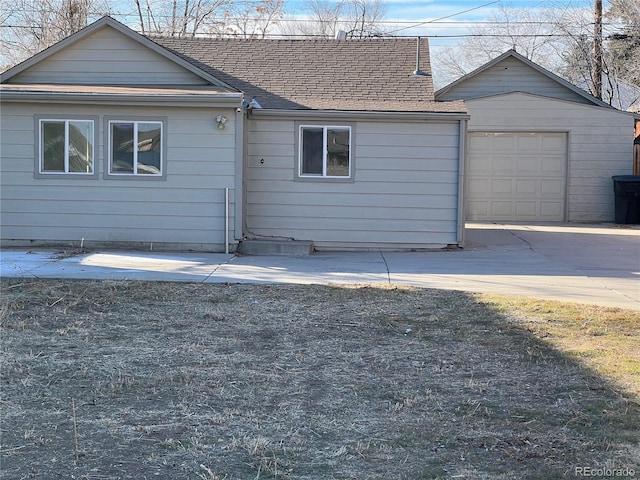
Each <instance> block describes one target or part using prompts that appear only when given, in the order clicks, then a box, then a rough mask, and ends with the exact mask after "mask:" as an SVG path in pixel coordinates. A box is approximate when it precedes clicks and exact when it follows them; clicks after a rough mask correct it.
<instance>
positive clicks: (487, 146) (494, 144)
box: [467, 132, 567, 222]
mask: <svg viewBox="0 0 640 480" xmlns="http://www.w3.org/2000/svg"><path fill="white" fill-rule="evenodd" d="M467 172H468V185H467V188H468V189H467V193H468V197H467V220H478V221H501V222H503V221H516V222H518V221H523V222H524V221H527V222H530V221H543V222H562V221H564V220H565V202H566V175H567V134H566V133H564V132H469V150H468V170H467Z"/></svg>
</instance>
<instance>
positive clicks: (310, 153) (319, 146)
mask: <svg viewBox="0 0 640 480" xmlns="http://www.w3.org/2000/svg"><path fill="white" fill-rule="evenodd" d="M299 135H300V137H299V143H298V145H299V152H298V162H299V163H298V172H299V176H300V177H323V178H350V177H351V175H352V165H351V163H352V159H351V150H352V149H351V127H349V126H322V125H300V134H299Z"/></svg>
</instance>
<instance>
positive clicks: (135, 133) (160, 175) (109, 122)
mask: <svg viewBox="0 0 640 480" xmlns="http://www.w3.org/2000/svg"><path fill="white" fill-rule="evenodd" d="M114 123H131V124H133V126H134V128H133V144H134V145H137V144H138V124H140V123H157V124H158V125H160V173H138V150H137V149H135V150H133V172H131V173H126V172H113V171H111V167H112V165H113V162H112V155H113V151H112V149H113V143H112V139H113V138H112V135H111V125H112V124H114ZM164 125H165V121H164V120H161V119H160V120H158V119H153V120H151V119H149V120H146V119H145V120H126V119H109V120H107V132H106V137H107V172H108V175H109V176H112V177H138V178H163V177H165V168H166V167H165V153H164V152H165V142H166V141H167V140H166V138H165V128H164Z"/></svg>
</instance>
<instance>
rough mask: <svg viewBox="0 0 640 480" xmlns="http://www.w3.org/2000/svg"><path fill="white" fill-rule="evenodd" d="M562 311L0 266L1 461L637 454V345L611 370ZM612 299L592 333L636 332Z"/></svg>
mask: <svg viewBox="0 0 640 480" xmlns="http://www.w3.org/2000/svg"><path fill="white" fill-rule="evenodd" d="M505 305H506V307H504V306H505ZM544 308H547V309H548V308H549V304H546V305H545V306H544ZM562 308H564V309H569V308H575V307H567V306H563V307H562ZM568 311H569V310H566V311H565V313H557V314H556V317H555V318H558V319H559V320H557V322H556V321H555V320H554V321H550V320H548V319H546V320H545V318H547V317H545V316H544V315H545V314H544V312H543V314H542V316H539V315H538V313H540V312H534V313H532V308H531V307H530V306H523V305H520V306H519V305H518V304H517V303H513V304H510V303H508V301H507V300H504V299H503V300H499V299H495V298H494V299H489V298H486V297H485V298H481V297H474V296H470V295H466V294H463V293H458V292H444V291H434V290H425V289H416V288H409V287H407V288H404V287H403V288H397V287H393V286H391V287H390V286H379V287H362V286H352V287H327V286H317V285H314V286H257V285H201V284H170V283H146V282H93V281H56V280H51V281H25V280H3V281H2V303H1V305H0V326H1V334H2V347H3V349H2V357H1V360H2V364H1V367H2V372H1V373H2V382H3V383H2V399H1V401H0V402H1V403H0V408H1V409H2V418H1V423H0V426H1V429H2V446H1V447H0V450H1V455H2V464H1V465H0V467H1V469H2V472H3V475H6V478H86V479H89V478H92V479H94V478H95V479H98V478H99V479H103V478H104V479H107V478H109V479H116V478H123V479H124V478H127V479H129V478H130V479H144V478H163V479H205V480H219V479H254V478H260V479H267V478H279V479H286V478H290V479H331V478H335V479H338V478H339V479H348V478H353V479H374V478H375V479H419V478H491V479H511V478H531V479H533V478H535V479H545V478H546V479H551V478H564V477H573V476H574V474H575V472H576V470H575V469H576V467H590V468H594V469H595V468H604V467H607V468H620V469H622V468H626V469H633V470H634V471H635V472H640V461H639V458H640V455H639V453H640V450H639V448H638V435H637V432H638V430H639V429H640V406H639V405H638V402H637V398H636V397H634V395H633V393H634V392H637V391H638V390H637V389H638V379H637V376H635V373H634V372H635V367H634V366H633V365H635V364H634V363H633V362H635V357H633V356H631V357H629V358H626V355H627V354H626V353H624V352H622V353H621V354H620V361H621V362H622V363H624V362H625V361H627V360H628V361H630V362H631V364H632V367H631V371H630V372H631V373H630V375H627V373H624V372H623V373H622V374H621V375H618V373H619V372H617V369H616V368H613V369H612V368H610V367H607V368H605V369H600V367H599V366H598V365H599V364H598V362H593V361H591V360H590V359H591V357H590V356H589V355H586V354H585V353H584V352H582V353H580V354H574V353H572V352H571V351H570V350H569V349H567V348H565V347H563V345H562V344H561V342H555V341H551V340H550V337H552V338H554V339H555V338H556V336H558V335H560V334H559V333H558V332H561V331H562V329H563V328H569V327H568V326H567V325H569V326H570V323H571V322H569V324H567V325H565V324H564V323H563V321H562V319H563V318H565V317H566V318H569V316H568V315H569V314H568V313H566V312H568ZM617 312H619V314H618V313H613V310H610V309H596V310H593V311H592V312H591V313H589V314H588V315H587V316H588V319H587V320H585V321H589V319H591V328H593V329H596V330H592V332H600V331H601V330H600V329H602V328H605V327H606V330H605V334H604V335H595V337H606V336H607V335H610V334H611V335H612V338H613V337H620V336H625V335H626V336H629V338H630V339H631V341H637V339H638V332H637V329H636V328H635V327H636V326H637V320H638V318H637V316H633V315H636V314H635V313H633V312H624V311H617ZM571 315H573V314H571ZM594 315H596V317H597V318H598V319H599V318H600V316H602V315H604V316H607V315H613V317H608V318H610V319H609V320H608V323H607V322H605V320H602V322H604V323H601V322H600V320H597V321H596V320H594V318H596V317H594ZM616 315H618V316H616ZM611 318H614V319H613V320H612V319H611ZM554 322H555V323H558V324H559V325H560V326H556V325H555V323H554ZM583 323H584V322H583ZM550 324H551V325H550ZM614 324H615V325H616V327H615V332H616V333H615V334H612V333H611V332H612V331H613V330H614V328H613V327H612V325H614ZM625 325H626V326H625ZM585 328H587V327H585ZM565 334H566V332H565ZM563 335H564V334H563ZM566 335H568V334H566ZM574 344H575V338H574V339H573V340H572V341H568V345H569V346H571V345H574ZM620 344H621V343H620V342H619V341H618V340H615V342H614V343H613V345H620ZM590 345H591V344H585V346H584V347H583V348H584V349H586V351H591V350H593V348H592V346H590ZM612 371H613V373H611V372H612ZM3 478H4V477H3Z"/></svg>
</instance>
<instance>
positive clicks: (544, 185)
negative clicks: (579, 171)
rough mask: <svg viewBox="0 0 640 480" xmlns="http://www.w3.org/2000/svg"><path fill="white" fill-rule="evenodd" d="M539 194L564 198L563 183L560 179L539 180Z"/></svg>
mask: <svg viewBox="0 0 640 480" xmlns="http://www.w3.org/2000/svg"><path fill="white" fill-rule="evenodd" d="M540 193H542V194H543V195H553V196H556V197H560V196H562V197H564V181H563V180H560V179H553V180H550V179H542V180H540Z"/></svg>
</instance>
